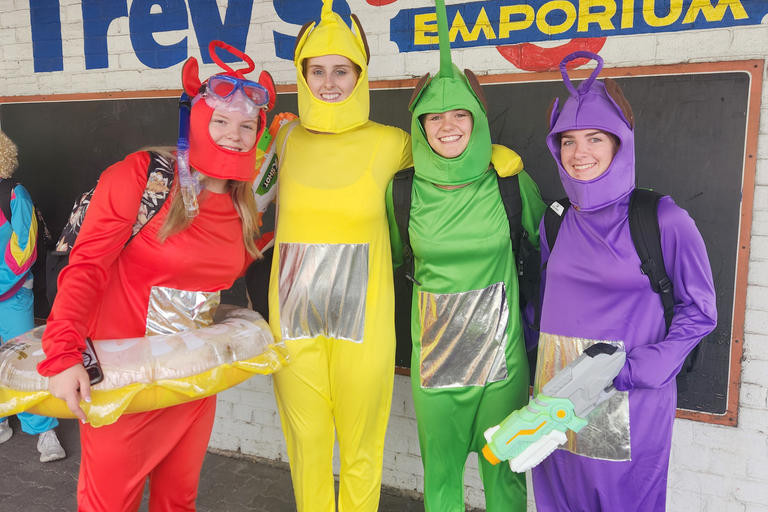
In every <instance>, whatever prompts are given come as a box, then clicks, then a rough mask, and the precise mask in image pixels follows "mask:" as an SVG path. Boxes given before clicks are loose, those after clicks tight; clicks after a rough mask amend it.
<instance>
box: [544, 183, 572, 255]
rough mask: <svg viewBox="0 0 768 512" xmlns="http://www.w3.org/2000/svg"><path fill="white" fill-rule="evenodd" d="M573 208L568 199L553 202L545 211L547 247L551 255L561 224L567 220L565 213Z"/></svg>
mask: <svg viewBox="0 0 768 512" xmlns="http://www.w3.org/2000/svg"><path fill="white" fill-rule="evenodd" d="M570 207H571V202H570V201H569V200H568V198H567V197H564V198H562V199H558V200H557V201H552V203H550V205H549V208H547V209H546V210H545V211H544V230H545V231H546V235H547V246H548V247H549V253H550V254H552V251H553V250H554V247H555V241H556V240H557V233H558V231H560V224H562V223H563V219H564V218H565V212H567V211H568V208H570Z"/></svg>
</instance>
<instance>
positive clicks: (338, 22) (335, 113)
mask: <svg viewBox="0 0 768 512" xmlns="http://www.w3.org/2000/svg"><path fill="white" fill-rule="evenodd" d="M332 3H333V1H332V0H323V10H322V13H321V15H320V23H317V24H316V23H314V22H312V23H310V24H308V25H305V27H304V28H302V31H301V33H300V34H299V40H298V41H297V43H296V50H295V52H294V60H293V61H294V64H295V65H296V84H297V88H298V103H299V118H300V120H301V124H302V126H304V127H305V128H307V129H309V130H315V131H318V132H330V133H341V132H344V131H347V130H351V129H352V128H357V127H358V126H361V125H363V124H364V123H366V122H367V121H368V114H369V111H370V98H369V92H368V58H369V52H368V45H367V43H366V41H365V33H364V32H363V29H362V27H361V26H360V22H359V21H358V19H357V17H356V16H355V15H352V23H353V25H354V28H355V31H354V32H353V31H352V30H350V28H349V27H348V26H347V25H346V23H344V20H342V19H341V17H340V16H339V15H338V14H336V13H335V12H333V11H332V10H331V5H332ZM322 55H342V56H344V57H346V58H348V59H349V60H351V61H352V62H353V63H355V64H357V65H358V66H360V76H359V77H358V79H357V84H356V85H355V89H354V90H353V91H352V94H350V95H349V97H348V98H346V99H345V100H343V101H340V102H338V103H328V102H325V101H322V100H320V99H317V98H315V96H314V95H313V94H312V92H311V91H310V90H309V86H308V85H307V81H306V80H305V78H304V72H303V62H304V61H305V60H306V59H309V58H311V57H320V56H322Z"/></svg>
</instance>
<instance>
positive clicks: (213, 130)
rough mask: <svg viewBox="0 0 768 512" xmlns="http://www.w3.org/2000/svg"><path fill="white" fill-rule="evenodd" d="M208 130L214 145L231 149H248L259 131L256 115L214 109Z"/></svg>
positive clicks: (254, 141)
mask: <svg viewBox="0 0 768 512" xmlns="http://www.w3.org/2000/svg"><path fill="white" fill-rule="evenodd" d="M208 131H209V132H210V134H211V138H212V139H213V142H215V143H216V145H218V146H220V147H222V148H226V149H230V150H232V151H250V150H251V148H253V145H254V144H255V143H256V135H257V134H258V132H259V121H258V117H252V116H248V115H246V114H243V113H242V112H239V111H236V110H233V111H228V110H218V109H217V110H214V111H213V115H212V116H211V122H210V123H209V124H208Z"/></svg>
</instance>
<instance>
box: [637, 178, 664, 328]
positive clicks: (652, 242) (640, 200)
mask: <svg viewBox="0 0 768 512" xmlns="http://www.w3.org/2000/svg"><path fill="white" fill-rule="evenodd" d="M661 197H662V195H661V194H659V193H658V192H654V191H652V190H646V189H642V188H636V189H635V190H634V191H633V192H632V197H631V198H630V200H629V232H630V234H631V235H632V243H633V244H634V245H635V251H637V255H638V256H639V257H640V270H641V271H642V272H643V274H645V275H646V276H648V279H649V280H650V282H651V288H652V289H653V291H654V292H656V293H658V294H659V296H660V297H661V304H662V305H663V306H664V321H665V322H666V324H667V331H669V326H670V325H671V324H672V316H673V315H674V306H675V298H674V296H673V294H672V281H671V280H670V279H669V276H668V275H667V271H666V269H665V268H664V255H663V253H662V250H661V232H660V231H659V199H661Z"/></svg>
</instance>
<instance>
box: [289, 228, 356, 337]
mask: <svg viewBox="0 0 768 512" xmlns="http://www.w3.org/2000/svg"><path fill="white" fill-rule="evenodd" d="M279 251H280V254H279V257H280V269H279V271H280V274H279V283H278V289H279V299H280V332H281V335H282V338H283V339H284V340H297V339H311V338H316V337H318V336H324V337H326V338H336V339H342V340H347V341H352V342H355V343H362V342H363V334H364V332H363V329H364V326H365V300H366V294H367V291H368V244H302V243H280V246H279Z"/></svg>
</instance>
